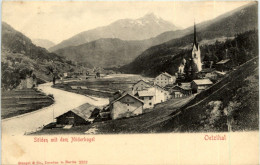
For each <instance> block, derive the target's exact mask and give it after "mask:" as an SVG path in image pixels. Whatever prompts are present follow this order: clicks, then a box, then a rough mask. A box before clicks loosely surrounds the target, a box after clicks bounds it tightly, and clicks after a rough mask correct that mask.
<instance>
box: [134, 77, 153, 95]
mask: <svg viewBox="0 0 260 165" xmlns="http://www.w3.org/2000/svg"><path fill="white" fill-rule="evenodd" d="M150 87H152V85H151V84H149V82H147V81H144V80H139V81H138V82H137V83H135V84H134V86H133V89H132V94H133V95H135V94H136V93H137V92H138V91H143V90H146V89H148V88H150Z"/></svg>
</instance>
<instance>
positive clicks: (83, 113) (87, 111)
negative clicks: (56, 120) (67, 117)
mask: <svg viewBox="0 0 260 165" xmlns="http://www.w3.org/2000/svg"><path fill="white" fill-rule="evenodd" d="M94 109H99V110H101V109H102V107H98V106H94V105H90V104H88V103H86V104H83V105H81V106H79V107H77V108H74V109H72V110H70V111H71V112H73V113H75V114H76V115H78V116H79V117H81V118H82V119H84V120H86V121H88V119H89V118H90V116H91V114H92V112H93V110H94ZM68 112H69V111H68ZM66 113H67V112H66ZM64 114H65V113H64ZM64 114H62V115H64ZM62 115H60V116H62ZM58 117H59V116H58Z"/></svg>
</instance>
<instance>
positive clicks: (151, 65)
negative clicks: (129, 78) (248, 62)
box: [121, 3, 258, 76]
mask: <svg viewBox="0 0 260 165" xmlns="http://www.w3.org/2000/svg"><path fill="white" fill-rule="evenodd" d="M257 9H258V6H257V3H251V4H250V5H247V6H243V7H241V8H239V9H236V10H234V11H231V12H229V13H226V14H224V15H222V16H219V17H217V18H216V19H213V20H211V21H207V22H205V23H201V24H199V25H198V26H197V31H198V32H197V40H198V41H199V43H200V42H201V43H203V44H204V45H207V42H204V41H205V40H218V39H219V38H223V37H224V38H226V39H225V40H230V39H229V38H233V37H234V36H236V35H237V34H241V33H244V32H246V31H256V32H255V33H254V34H255V35H258V33H257V29H258V22H257V18H258V16H257ZM185 30H186V31H188V30H191V29H190V28H188V29H185ZM248 35H250V34H248ZM244 37H246V38H247V34H245V36H244ZM251 38H252V37H251ZM254 40H255V39H254ZM192 42H193V33H191V34H189V35H186V36H184V37H181V38H177V39H173V40H170V41H168V42H165V43H163V44H160V45H157V46H153V47H151V48H149V49H147V50H146V51H144V52H143V53H142V54H140V55H139V56H138V57H137V58H136V59H135V60H134V61H133V62H131V63H130V64H128V65H125V66H123V67H121V71H123V72H125V73H136V74H144V75H148V76H155V75H157V74H158V73H160V72H163V71H167V72H170V73H174V72H176V70H177V67H178V66H179V64H180V61H181V59H182V58H183V57H185V56H187V55H188V54H190V53H191V48H192ZM228 42H230V41H228ZM255 42H258V41H255ZM255 42H254V43H255ZM254 43H252V47H254V46H255V45H254ZM242 44H244V47H246V46H247V45H246V44H247V43H242ZM249 44H251V43H249ZM217 45H218V42H217V43H216V46H217ZM226 46H227V47H228V48H230V46H228V44H226ZM233 46H234V45H233ZM233 46H232V47H233ZM240 46H241V45H237V46H236V47H240ZM206 48H207V46H206ZM239 49H242V47H240V48H239ZM201 50H202V53H201V54H202V56H204V55H205V54H204V52H207V51H206V50H205V48H203V46H202V47H201ZM220 51H222V50H216V51H215V53H217V54H216V56H220V55H219V54H218V53H220ZM230 51H233V50H230ZM249 51H250V50H249ZM221 53H222V52H221ZM202 58H203V57H202ZM218 58H219V59H221V57H218Z"/></svg>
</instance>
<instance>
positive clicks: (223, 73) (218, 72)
mask: <svg viewBox="0 0 260 165" xmlns="http://www.w3.org/2000/svg"><path fill="white" fill-rule="evenodd" d="M215 73H217V74H220V75H223V76H224V75H225V74H226V73H225V72H220V71H215Z"/></svg>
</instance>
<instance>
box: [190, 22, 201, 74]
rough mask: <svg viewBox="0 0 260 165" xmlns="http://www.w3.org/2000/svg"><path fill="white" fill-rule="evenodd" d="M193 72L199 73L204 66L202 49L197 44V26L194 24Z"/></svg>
mask: <svg viewBox="0 0 260 165" xmlns="http://www.w3.org/2000/svg"><path fill="white" fill-rule="evenodd" d="M191 60H192V63H193V64H192V70H193V72H195V73H198V72H200V71H201V70H202V64H201V56H200V47H199V44H198V42H197V36H196V25H195V23H194V41H193V46H192V55H191Z"/></svg>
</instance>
